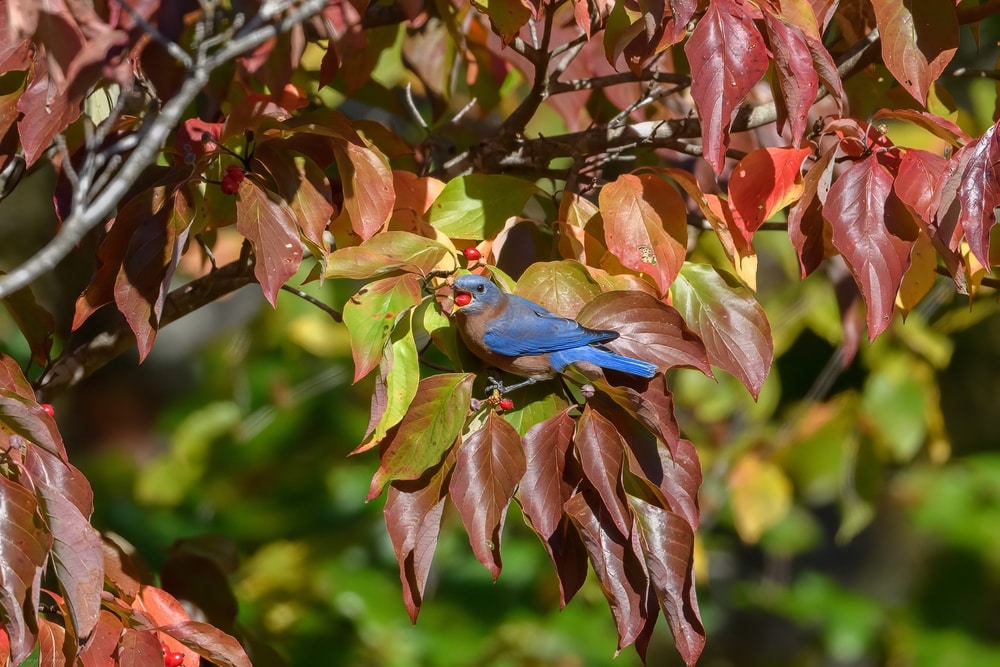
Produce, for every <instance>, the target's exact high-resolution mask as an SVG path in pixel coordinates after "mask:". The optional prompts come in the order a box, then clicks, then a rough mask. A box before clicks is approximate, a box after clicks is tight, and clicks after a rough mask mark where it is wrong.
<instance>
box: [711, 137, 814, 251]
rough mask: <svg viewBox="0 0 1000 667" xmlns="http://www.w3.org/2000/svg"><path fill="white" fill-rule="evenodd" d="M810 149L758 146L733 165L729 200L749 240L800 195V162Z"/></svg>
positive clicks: (801, 186)
mask: <svg viewBox="0 0 1000 667" xmlns="http://www.w3.org/2000/svg"><path fill="white" fill-rule="evenodd" d="M811 153H812V151H810V150H808V149H798V148H759V149H757V150H755V151H752V152H750V153H749V154H748V155H747V156H746V157H745V158H743V159H742V160H740V161H739V164H737V165H736V167H735V168H734V169H733V176H732V179H731V180H730V181H729V203H730V205H731V206H732V208H733V213H734V218H735V220H736V224H737V225H738V227H739V229H740V231H741V232H742V233H743V237H744V239H746V240H747V241H748V242H749V240H750V238H751V237H752V236H753V234H754V232H756V231H757V229H759V228H760V226H761V225H762V224H763V223H764V221H765V220H767V219H768V218H770V217H771V216H772V215H774V214H775V213H777V212H778V211H780V210H781V209H783V208H785V207H786V206H788V205H789V204H792V203H794V202H795V201H797V200H798V199H799V197H801V196H802V191H803V185H802V174H801V171H800V170H801V168H802V162H803V161H804V160H805V159H806V157H808V156H809V155H810V154H811Z"/></svg>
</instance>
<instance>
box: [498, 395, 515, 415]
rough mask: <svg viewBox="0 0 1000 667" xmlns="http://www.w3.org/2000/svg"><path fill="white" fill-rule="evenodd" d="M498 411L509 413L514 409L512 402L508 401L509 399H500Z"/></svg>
mask: <svg viewBox="0 0 1000 667" xmlns="http://www.w3.org/2000/svg"><path fill="white" fill-rule="evenodd" d="M500 409H501V410H503V411H504V412H510V411H511V410H513V409H514V401H512V400H510V399H509V398H501V399H500Z"/></svg>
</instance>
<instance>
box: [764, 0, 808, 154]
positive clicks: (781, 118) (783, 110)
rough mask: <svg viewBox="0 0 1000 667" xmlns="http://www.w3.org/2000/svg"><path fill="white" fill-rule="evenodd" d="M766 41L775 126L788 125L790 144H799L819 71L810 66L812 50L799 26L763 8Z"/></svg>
mask: <svg viewBox="0 0 1000 667" xmlns="http://www.w3.org/2000/svg"><path fill="white" fill-rule="evenodd" d="M764 26H765V27H766V28H767V37H768V43H769V44H770V47H771V51H772V52H773V53H774V64H775V68H776V70H777V78H778V86H779V87H780V89H781V96H780V97H779V96H775V101H776V102H778V101H780V102H781V103H780V104H778V106H777V109H778V126H779V127H787V128H788V131H789V133H790V134H791V139H792V144H798V143H799V141H801V139H802V135H803V133H804V132H805V129H806V123H807V121H808V117H807V115H808V113H809V109H810V108H811V107H812V105H813V102H815V101H816V95H817V93H818V92H819V75H818V74H817V73H816V68H815V67H814V66H813V61H812V50H811V49H810V48H809V42H808V41H807V39H806V36H805V34H804V33H803V32H802V29H801V28H799V27H798V26H797V25H795V24H794V23H790V22H788V21H786V20H784V18H783V17H781V16H779V15H777V14H775V13H773V12H771V11H768V10H767V9H765V11H764Z"/></svg>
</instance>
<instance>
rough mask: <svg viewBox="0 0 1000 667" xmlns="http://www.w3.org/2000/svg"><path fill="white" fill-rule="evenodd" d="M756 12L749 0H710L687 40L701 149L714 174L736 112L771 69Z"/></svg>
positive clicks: (722, 164) (721, 163) (719, 169)
mask: <svg viewBox="0 0 1000 667" xmlns="http://www.w3.org/2000/svg"><path fill="white" fill-rule="evenodd" d="M754 18H756V17H754V16H753V12H752V11H751V8H750V6H749V5H748V4H746V3H741V2H739V1H738V0H712V2H710V3H709V4H708V9H707V11H706V12H705V13H704V14H703V15H702V17H701V19H699V20H698V23H697V24H696V25H695V27H694V31H693V32H692V33H691V36H690V38H688V40H687V42H685V44H684V53H685V54H686V55H687V58H688V62H689V63H690V64H691V95H692V96H693V97H694V101H695V104H696V105H697V107H698V114H699V116H700V120H701V136H702V153H703V155H704V157H705V159H706V160H707V161H708V163H709V164H710V165H712V168H713V169H714V170H715V173H716V174H720V173H722V169H723V167H725V153H726V149H727V148H728V147H729V125H730V123H732V120H733V116H734V114H735V112H736V110H737V108H738V107H739V105H740V103H741V102H742V101H743V99H744V98H745V97H746V96H747V94H748V93H749V92H750V90H751V89H752V88H753V87H754V85H756V83H757V82H758V81H760V80H761V78H762V77H763V76H764V74H765V72H767V66H768V59H767V48H766V47H765V45H764V38H763V37H762V36H761V34H760V32H759V31H758V30H757V28H756V26H755V25H754V23H753V19H754Z"/></svg>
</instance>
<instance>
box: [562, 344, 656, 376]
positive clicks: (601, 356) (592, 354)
mask: <svg viewBox="0 0 1000 667" xmlns="http://www.w3.org/2000/svg"><path fill="white" fill-rule="evenodd" d="M579 361H582V362H584V363H588V364H593V365H595V366H600V367H601V368H609V369H611V370H613V371H621V372H622V373H628V374H629V375H638V376H639V377H644V378H651V377H653V376H654V375H656V371H657V368H656V366H654V365H653V364H651V363H649V362H648V361H641V360H639V359H632V358H631V357H623V356H622V355H620V354H615V353H614V352H608V351H607V350H602V349H600V348H597V347H589V346H588V347H575V348H572V349H569V350H559V351H558V352H550V353H549V363H550V364H551V365H552V367H553V368H554V369H555V370H557V371H562V370H563V369H564V368H565V367H566V366H568V365H569V364H572V363H576V362H579Z"/></svg>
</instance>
